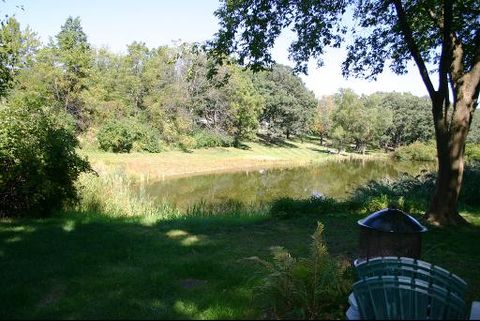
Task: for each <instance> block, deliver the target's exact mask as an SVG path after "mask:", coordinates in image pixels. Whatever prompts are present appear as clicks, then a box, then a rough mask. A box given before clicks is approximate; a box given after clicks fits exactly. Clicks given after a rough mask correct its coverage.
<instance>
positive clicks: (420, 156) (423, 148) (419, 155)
mask: <svg viewBox="0 0 480 321" xmlns="http://www.w3.org/2000/svg"><path fill="white" fill-rule="evenodd" d="M393 158H394V159H395V160H400V161H434V160H436V159H437V149H436V148H435V145H434V144H433V143H422V142H418V141H417V142H414V143H413V144H410V145H407V146H401V147H399V148H397V149H396V150H395V152H394V153H393Z"/></svg>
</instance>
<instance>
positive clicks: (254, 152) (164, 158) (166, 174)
mask: <svg viewBox="0 0 480 321" xmlns="http://www.w3.org/2000/svg"><path fill="white" fill-rule="evenodd" d="M295 145H296V146H295V147H264V146H260V145H259V144H257V143H250V144H249V147H250V148H249V149H247V150H242V149H236V148H233V147H215V148H207V149H198V150H194V151H192V152H190V153H188V152H180V151H167V152H163V153H158V154H148V153H129V154H114V153H107V152H99V151H95V152H92V151H90V152H84V151H82V154H84V155H85V156H87V158H88V159H89V161H90V162H91V164H92V168H93V169H94V170H95V171H97V172H98V173H99V174H100V175H102V174H110V173H115V172H122V173H125V174H126V175H128V176H129V177H132V178H134V179H135V180H139V181H144V182H145V181H146V182H157V181H163V180H170V179H177V178H182V177H190V176H199V175H208V174H223V173H235V172H241V171H247V170H260V169H275V168H288V167H301V166H308V165H312V164H319V163H323V162H326V161H343V160H362V159H363V160H381V159H386V158H388V154H386V153H372V154H365V155H361V154H355V153H348V154H346V153H345V154H332V153H330V152H329V149H328V148H327V147H324V146H319V145H317V144H312V143H301V144H300V143H295ZM319 148H322V149H319Z"/></svg>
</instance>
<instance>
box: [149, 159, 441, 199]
mask: <svg viewBox="0 0 480 321" xmlns="http://www.w3.org/2000/svg"><path fill="white" fill-rule="evenodd" d="M434 167H435V164H431V163H404V162H402V163H399V162H393V161H389V160H380V161H379V160H375V161H373V160H345V161H330V162H325V163H320V164H315V165H310V166H302V167H293V168H274V169H268V168H265V169H256V170H246V171H242V172H235V173H221V174H210V175H202V176H192V177H183V178H177V179H169V180H164V181H159V182H155V183H153V184H150V185H148V186H147V187H146V193H147V194H148V195H149V196H153V197H154V198H155V199H156V200H158V201H159V202H166V203H169V204H172V205H174V206H176V207H178V208H182V209H186V208H188V207H190V206H193V205H194V204H198V203H200V202H206V203H217V202H225V201H236V202H241V203H244V204H254V203H261V202H268V201H272V200H274V199H278V198H282V197H291V198H309V197H310V196H312V195H314V194H318V193H321V194H323V195H326V196H330V197H335V198H345V197H347V196H348V195H349V193H350V192H351V191H352V190H353V189H355V187H357V186H359V185H361V184H366V183H367V182H369V181H370V180H377V179H381V178H386V177H389V178H396V177H398V176H399V175H401V174H402V173H409V174H411V175H415V174H417V173H419V172H420V171H421V170H432V169H434Z"/></svg>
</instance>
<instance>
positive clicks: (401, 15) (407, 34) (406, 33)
mask: <svg viewBox="0 0 480 321" xmlns="http://www.w3.org/2000/svg"><path fill="white" fill-rule="evenodd" d="M392 2H393V4H394V6H395V10H396V12H397V17H398V22H399V24H400V29H401V30H402V33H403V37H404V38H405V42H406V43H407V46H408V50H409V51H410V54H411V55H412V57H413V59H414V60H415V63H416V64H417V67H418V70H419V71H420V76H421V77H422V80H423V83H424V84H425V86H426V87H427V90H428V94H429V95H430V98H431V99H432V100H433V99H434V98H435V94H436V92H435V89H434V87H433V84H432V81H431V80H430V76H429V75H428V69H427V67H426V65H425V61H424V60H423V58H422V56H421V54H420V50H419V49H418V46H417V44H416V42H415V39H414V38H413V32H412V29H411V28H410V25H409V24H408V21H407V15H406V13H405V10H404V8H403V6H402V3H401V1H400V0H393V1H392Z"/></svg>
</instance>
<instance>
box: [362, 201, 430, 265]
mask: <svg viewBox="0 0 480 321" xmlns="http://www.w3.org/2000/svg"><path fill="white" fill-rule="evenodd" d="M358 225H359V226H360V242H359V259H369V258H372V257H378V256H405V257H411V258H415V259H419V258H420V254H421V251H422V233H424V232H426V231H427V228H426V227H425V226H423V225H422V224H420V223H419V222H418V221H417V220H416V219H414V218H413V217H412V216H410V215H408V214H407V213H405V212H402V211H401V210H398V209H391V208H386V209H383V210H380V211H378V212H375V213H373V214H370V215H369V216H367V217H366V218H364V219H361V220H359V221H358Z"/></svg>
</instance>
